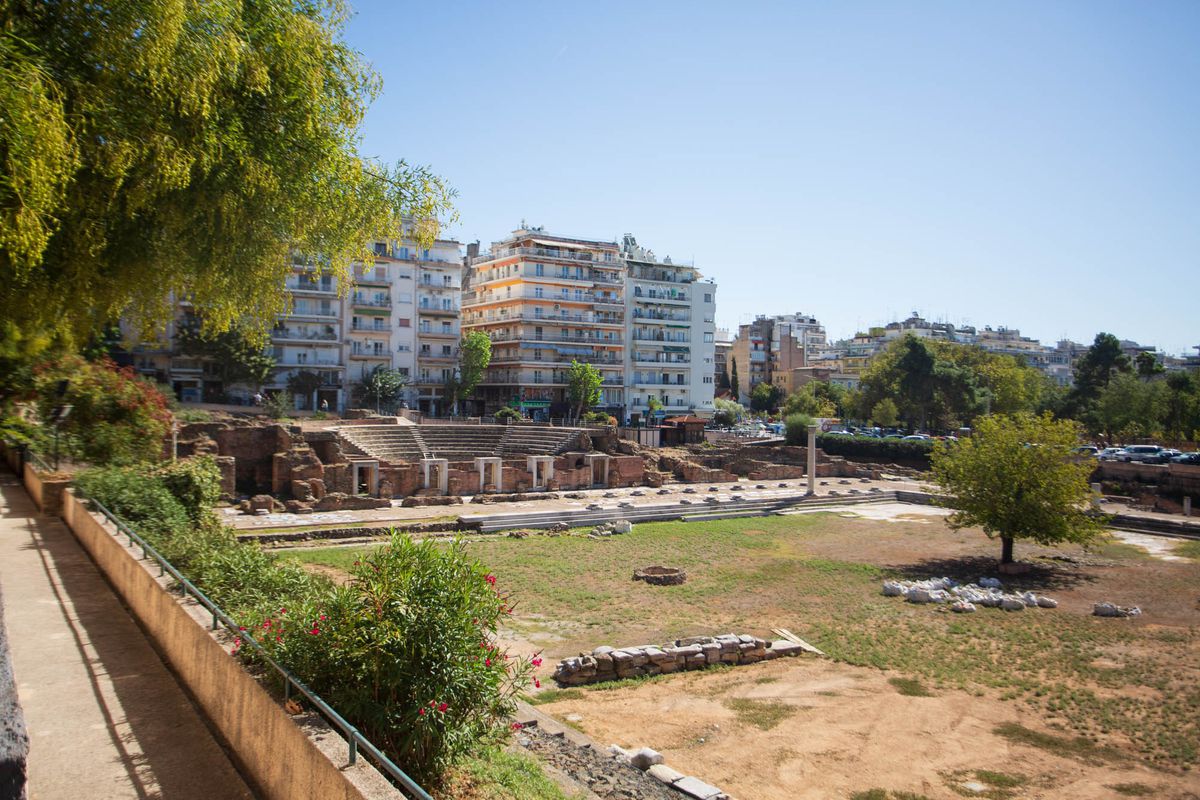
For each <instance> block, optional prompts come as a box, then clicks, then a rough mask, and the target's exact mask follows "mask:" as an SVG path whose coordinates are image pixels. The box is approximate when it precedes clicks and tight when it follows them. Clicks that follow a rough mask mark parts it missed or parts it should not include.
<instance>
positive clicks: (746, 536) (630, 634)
mask: <svg viewBox="0 0 1200 800" xmlns="http://www.w3.org/2000/svg"><path fill="white" fill-rule="evenodd" d="M469 547H470V549H471V551H472V552H473V553H474V554H475V555H476V556H477V557H478V558H479V559H480V560H481V561H482V562H484V563H486V564H487V565H489V567H490V568H491V569H492V571H493V572H495V574H496V575H497V576H498V577H499V582H500V583H499V585H500V586H501V587H503V588H505V589H507V590H510V591H511V592H512V593H513V595H514V596H515V597H516V598H517V601H518V602H517V610H516V612H515V614H514V617H513V629H514V630H513V634H514V637H515V638H524V639H528V640H530V641H534V642H539V643H542V642H544V643H545V649H546V654H547V656H548V658H547V661H549V660H550V658H558V657H563V656H566V655H573V654H575V653H576V652H579V651H581V650H590V649H591V648H593V647H595V646H597V645H600V644H610V645H614V646H621V645H636V644H645V643H649V642H662V641H666V640H669V639H674V638H677V637H680V636H686V635H690V634H713V633H724V632H729V631H734V632H738V633H752V634H758V635H764V636H770V635H771V634H770V628H772V627H785V628H789V629H790V630H792V631H794V632H795V633H796V634H797V635H799V636H802V637H804V638H805V639H807V640H808V641H810V642H812V643H813V644H815V645H816V646H817V647H819V648H821V649H822V650H824V651H825V652H826V653H827V654H828V655H829V656H830V657H832V658H833V659H836V660H839V661H842V662H845V663H849V664H854V665H860V666H869V667H877V668H880V669H888V670H895V671H897V672H898V673H900V674H901V675H902V676H904V678H906V679H907V682H906V683H905V684H904V686H906V687H908V689H909V690H911V691H912V692H914V693H915V692H918V691H920V692H931V693H938V692H944V691H948V690H963V691H966V692H971V693H976V694H982V693H991V694H992V695H993V696H999V697H1001V698H1003V699H1004V700H1007V701H1011V702H1014V703H1020V704H1023V705H1024V706H1026V707H1028V708H1029V709H1030V710H1031V712H1034V713H1035V714H1036V715H1037V717H1039V718H1040V719H1042V720H1043V721H1045V722H1046V723H1047V724H1049V725H1050V726H1051V727H1053V728H1058V729H1060V730H1061V731H1062V732H1063V734H1064V736H1065V737H1066V740H1067V741H1070V742H1072V743H1074V745H1073V746H1075V747H1079V748H1082V747H1084V745H1083V743H1084V742H1087V743H1089V744H1094V745H1096V750H1095V752H1096V753H1109V752H1110V750H1111V748H1116V749H1118V750H1119V751H1121V752H1125V753H1128V754H1130V755H1136V757H1137V758H1138V760H1141V761H1143V762H1146V763H1150V764H1154V765H1160V766H1166V767H1188V766H1190V765H1194V764H1196V762H1197V760H1198V748H1200V722H1198V719H1200V713H1198V711H1197V710H1198V709H1200V669H1197V662H1198V658H1197V654H1198V652H1200V651H1198V649H1197V641H1198V639H1200V637H1198V635H1197V634H1198V627H1197V625H1198V624H1200V615H1196V614H1195V613H1194V609H1193V610H1189V609H1188V608H1183V610H1181V611H1178V613H1177V615H1176V616H1177V617H1178V619H1181V620H1183V622H1182V623H1180V622H1178V621H1176V622H1175V623H1173V624H1160V623H1161V621H1162V619H1163V617H1162V616H1160V617H1159V618H1158V619H1157V620H1155V621H1154V622H1151V618H1152V615H1147V617H1144V618H1142V619H1141V620H1138V621H1133V620H1109V619H1102V618H1098V617H1092V616H1089V615H1088V612H1090V603H1091V602H1093V600H1094V598H1093V596H1092V595H1094V594H1095V593H1097V592H1110V591H1111V592H1112V597H1113V598H1114V600H1115V601H1117V602H1121V601H1122V600H1124V599H1125V598H1126V597H1128V596H1136V595H1135V591H1142V592H1153V595H1151V596H1152V597H1162V598H1168V597H1179V598H1184V597H1187V598H1191V599H1192V600H1193V601H1194V599H1195V595H1196V586H1197V582H1198V581H1200V565H1194V564H1191V563H1188V564H1165V563H1164V562H1161V561H1154V560H1151V559H1149V558H1148V557H1146V556H1145V554H1144V553H1142V552H1141V551H1139V550H1136V549H1135V548H1130V547H1125V546H1119V545H1112V546H1107V547H1104V548H1101V550H1100V552H1099V553H1098V554H1093V555H1092V556H1090V558H1091V559H1092V561H1091V562H1087V561H1086V560H1085V562H1084V563H1083V565H1078V564H1066V565H1064V564H1060V563H1057V562H1044V563H1045V564H1046V565H1047V566H1045V567H1043V568H1041V569H1040V570H1039V571H1037V572H1035V573H1034V574H1033V575H1031V576H1026V577H1024V578H1022V579H1020V581H1019V582H1017V583H1016V584H1015V585H1016V586H1017V588H1034V589H1037V590H1038V591H1044V592H1045V593H1047V594H1050V595H1051V596H1054V597H1056V598H1059V599H1060V600H1061V601H1062V603H1063V605H1062V607H1060V608H1058V609H1056V610H1029V611H1025V612H1021V613H1004V612H1000V611H999V610H995V609H981V610H980V611H979V612H978V613H975V614H970V615H961V616H959V615H954V614H951V613H949V611H948V609H946V608H945V607H940V606H937V607H935V606H917V605H912V604H908V603H904V602H902V601H900V600H898V599H897V598H887V597H883V596H882V595H881V594H880V591H879V587H880V581H881V580H882V579H883V578H885V577H891V576H897V577H906V578H913V577H930V576H934V575H942V574H951V575H954V576H955V577H959V578H965V579H975V578H978V577H979V576H980V575H981V574H992V573H991V572H989V571H987V570H988V568H989V565H994V561H993V560H992V559H994V558H995V556H996V555H998V551H999V545H998V544H997V543H993V542H989V541H988V540H987V539H985V538H984V537H983V536H982V534H980V533H978V532H972V531H961V532H950V531H949V530H948V529H946V528H945V527H944V525H943V524H942V523H940V522H938V523H936V524H924V525H921V524H916V523H896V524H892V523H883V522H877V521H869V520H861V519H845V518H842V517H838V516H835V515H831V514H810V515H798V516H786V517H762V518H753V519H734V520H721V521H715V522H693V523H679V522H668V523H648V524H641V525H637V526H635V530H634V532H633V533H631V534H627V535H624V536H616V537H611V538H607V539H602V540H595V539H588V538H587V537H582V536H561V537H543V536H536V537H529V538H526V539H508V538H499V537H498V538H495V539H488V540H485V541H480V542H475V543H472V544H470V545H469ZM1035 550H1038V551H1043V552H1045V550H1044V548H1034V547H1032V546H1031V547H1028V548H1026V547H1025V546H1024V545H1021V544H1018V548H1017V556H1018V558H1021V557H1023V556H1025V557H1028V555H1029V554H1030V553H1031V552H1033V551H1035ZM360 552H361V551H360V550H359V549H357V548H339V549H325V550H303V551H297V552H296V554H295V555H294V557H296V558H300V559H301V560H303V561H306V562H312V563H319V564H324V565H327V566H330V567H334V568H345V567H347V566H349V565H350V564H351V563H352V562H353V561H354V560H355V559H356V558H357V557H358V555H359V553H360ZM1072 552H1075V553H1077V552H1078V551H1072ZM1097 557H1099V559H1100V560H1099V561H1097V560H1096V559H1097ZM652 564H662V565H669V566H676V567H683V568H684V569H686V570H687V572H688V576H689V577H688V581H687V583H685V584H684V585H682V586H669V587H656V586H648V585H646V584H644V583H642V582H638V581H633V580H631V576H632V573H633V571H634V570H635V569H636V568H638V567H643V566H648V565H652ZM956 573H957V574H956ZM1022 584H1023V585H1022ZM1007 585H1014V584H1007ZM1147 587H1150V588H1147ZM1089 593H1090V594H1089ZM1105 596H1107V595H1105ZM1072 598H1074V599H1072ZM1142 602H1147V604H1149V601H1142ZM1179 602H1182V601H1179ZM1164 605H1165V603H1164ZM1153 610H1157V609H1153ZM1163 613H1165V611H1164V612H1163ZM1189 614H1190V615H1191V616H1189ZM1106 748H1107V749H1106ZM1089 752H1090V751H1089Z"/></svg>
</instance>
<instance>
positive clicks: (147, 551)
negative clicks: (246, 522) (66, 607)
mask: <svg viewBox="0 0 1200 800" xmlns="http://www.w3.org/2000/svg"><path fill="white" fill-rule="evenodd" d="M75 491H76V492H77V493H78V494H79V496H80V497H81V498H84V499H86V500H87V501H88V502H89V503H91V504H92V506H94V507H95V508H96V509H97V510H98V511H99V512H100V513H101V514H103V515H104V517H105V518H106V519H107V520H108V521H109V522H111V523H112V524H113V525H114V526H116V528H117V530H118V531H119V532H120V533H121V534H124V535H125V536H127V537H128V538H129V545H130V547H133V546H135V545H136V546H137V547H140V548H141V551H142V558H143V559H146V560H149V561H154V562H157V564H158V574H159V575H160V576H161V575H164V574H166V575H170V576H171V577H172V578H173V579H174V580H175V581H176V582H177V583H178V584H179V587H180V589H181V590H182V591H183V595H184V597H191V598H192V599H193V600H195V601H196V602H197V603H199V604H200V605H202V606H204V608H205V609H206V610H208V612H209V613H211V614H212V629H213V630H214V631H215V630H217V629H219V628H221V627H222V626H224V628H225V629H226V630H228V631H229V632H230V633H232V634H234V635H235V636H238V637H241V639H242V641H243V643H244V644H246V645H249V646H250V647H251V648H253V649H254V650H255V651H256V652H257V653H258V654H259V656H261V657H262V660H263V662H264V663H265V664H266V665H267V666H269V667H270V668H272V669H274V670H275V671H276V672H278V673H279V676H280V677H281V678H282V679H283V686H284V689H283V691H284V700H285V701H286V700H288V699H289V698H290V697H291V694H292V691H293V690H294V691H296V692H298V693H299V694H301V695H302V696H303V697H304V698H305V699H307V700H308V702H310V703H311V704H312V705H313V707H314V708H316V709H317V711H319V712H320V713H321V715H322V716H323V717H325V719H327V720H328V721H329V722H330V724H332V725H333V726H334V727H336V728H338V729H339V730H340V731H341V732H342V735H343V737H344V738H345V739H346V744H347V745H348V747H349V751H350V753H349V763H350V764H354V763H355V762H356V761H357V760H358V753H359V751H360V750H361V751H362V753H363V754H364V755H365V756H366V757H367V758H368V759H369V760H370V761H372V762H373V763H374V764H375V765H376V766H377V767H379V768H380V769H382V770H383V771H384V772H386V773H387V774H388V775H390V776H391V778H392V780H394V781H395V782H396V783H397V784H398V785H399V786H401V787H403V788H404V789H405V790H406V791H407V792H409V793H410V794H411V796H412V797H414V798H417V800H433V798H431V797H430V796H429V794H428V793H427V792H426V791H425V790H424V789H422V788H421V787H420V786H419V785H417V783H416V781H414V780H413V779H412V778H410V777H409V776H408V775H407V774H405V772H404V770H402V769H400V767H398V766H396V765H395V763H393V762H392V760H391V759H390V758H388V757H387V756H386V755H384V754H383V751H381V750H380V749H379V748H378V747H376V746H375V745H373V744H372V743H371V742H370V740H368V739H367V738H366V737H365V736H363V735H362V734H361V733H359V731H358V729H357V728H355V727H354V726H353V725H351V724H350V723H349V722H347V721H346V719H345V718H344V717H342V715H341V714H339V713H338V712H337V711H335V710H334V709H333V707H332V706H330V705H329V704H328V703H326V702H325V701H324V700H323V699H321V696H320V695H318V694H317V693H316V692H314V691H313V690H312V689H309V688H308V687H307V686H306V685H305V684H304V682H303V681H301V680H300V679H299V678H297V677H296V676H295V675H293V674H292V673H291V672H290V671H289V670H288V669H287V668H286V667H284V666H282V665H281V664H279V663H278V662H277V661H275V660H274V659H273V658H271V657H270V656H269V655H267V651H266V650H265V649H264V648H263V646H262V645H261V644H259V642H258V640H256V639H255V638H254V637H253V636H252V635H250V632H249V631H244V630H240V627H239V625H238V624H237V622H235V621H234V620H233V619H232V618H231V617H230V616H229V615H228V614H226V613H225V612H224V611H222V610H221V608H220V606H218V605H217V604H216V603H214V602H213V601H212V600H210V599H209V598H208V597H207V596H206V595H205V594H204V592H202V591H200V589H199V588H197V587H196V585H195V584H193V583H192V582H191V581H189V580H188V579H187V578H185V577H184V576H183V574H182V573H181V572H180V571H179V570H177V569H176V568H175V567H174V566H173V565H172V564H171V562H169V561H167V559H166V558H164V557H163V556H162V555H161V554H160V553H159V552H158V551H157V550H155V549H154V547H153V546H152V545H150V544H149V543H148V542H147V541H146V540H145V539H143V538H142V537H141V536H139V535H138V534H137V533H136V532H134V531H133V530H132V529H131V528H130V527H129V526H128V525H126V524H125V522H124V521H122V520H121V519H120V518H119V517H117V515H115V514H113V513H112V512H111V511H109V510H108V509H107V508H105V507H104V505H103V504H102V503H100V501H98V500H96V499H94V498H91V497H87V496H86V495H84V494H83V493H82V492H80V491H79V489H76V490H75Z"/></svg>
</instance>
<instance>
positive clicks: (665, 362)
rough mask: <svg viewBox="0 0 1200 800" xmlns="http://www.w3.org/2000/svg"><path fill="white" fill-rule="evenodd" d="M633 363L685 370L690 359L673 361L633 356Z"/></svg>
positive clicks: (690, 361)
mask: <svg viewBox="0 0 1200 800" xmlns="http://www.w3.org/2000/svg"><path fill="white" fill-rule="evenodd" d="M633 363H635V364H662V365H663V366H664V367H679V368H681V369H686V368H687V367H688V366H689V365H690V364H691V363H692V360H691V359H690V358H685V359H683V360H681V361H675V360H669V359H666V358H651V357H650V356H634V357H633Z"/></svg>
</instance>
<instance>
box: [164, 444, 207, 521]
mask: <svg viewBox="0 0 1200 800" xmlns="http://www.w3.org/2000/svg"><path fill="white" fill-rule="evenodd" d="M154 474H155V476H157V477H158V479H159V480H160V481H161V482H162V484H163V486H165V487H166V488H167V491H169V492H170V493H171V494H172V495H173V496H174V497H175V499H176V500H178V501H179V502H180V503H181V504H182V505H183V507H184V509H186V510H187V513H188V516H189V517H191V518H192V521H194V522H198V521H200V518H201V517H202V516H204V514H205V513H206V512H207V511H208V510H209V509H211V508H212V507H213V506H214V505H216V503H217V500H219V499H220V497H221V473H220V471H219V470H218V469H217V462H215V461H214V460H213V459H212V456H196V457H194V458H182V459H180V460H178V461H172V462H170V463H169V464H166V465H164V466H162V467H159V468H158V469H157V470H155V472H154Z"/></svg>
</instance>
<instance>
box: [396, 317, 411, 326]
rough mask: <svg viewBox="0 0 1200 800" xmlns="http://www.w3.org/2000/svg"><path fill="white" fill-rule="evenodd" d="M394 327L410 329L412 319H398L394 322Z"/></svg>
mask: <svg viewBox="0 0 1200 800" xmlns="http://www.w3.org/2000/svg"><path fill="white" fill-rule="evenodd" d="M396 327H397V328H411V327H412V319H411V318H409V317H400V319H398V320H396Z"/></svg>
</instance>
